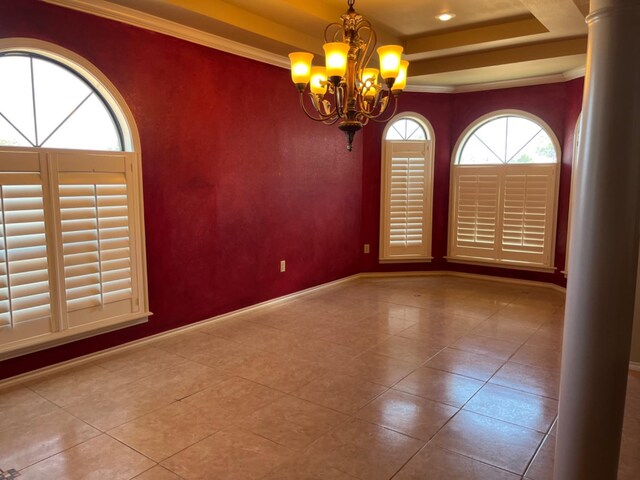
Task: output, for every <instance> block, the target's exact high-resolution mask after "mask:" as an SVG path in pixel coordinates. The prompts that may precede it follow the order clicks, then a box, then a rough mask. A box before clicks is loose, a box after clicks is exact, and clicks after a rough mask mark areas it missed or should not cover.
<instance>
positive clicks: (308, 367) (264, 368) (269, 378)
mask: <svg viewBox="0 0 640 480" xmlns="http://www.w3.org/2000/svg"><path fill="white" fill-rule="evenodd" d="M326 372H327V370H326V369H325V368H323V367H321V366H320V365H318V364H317V363H312V362H306V361H303V360H299V359H295V358H294V357H290V356H289V355H285V354H283V353H274V352H264V351H261V352H257V353H255V354H254V355H253V356H252V357H251V358H250V359H248V361H247V362H246V363H244V364H243V365H242V366H241V367H239V368H238V369H237V370H236V375H237V376H239V377H242V378H246V379H247V380H251V381H253V382H256V383H260V384H262V385H266V386H268V387H270V388H274V389H276V390H280V391H282V392H287V393H290V392H292V391H294V390H297V389H298V388H300V387H302V386H304V385H306V384H307V383H309V382H310V381H312V380H314V379H316V378H318V377H320V376H322V375H323V374H324V373H326Z"/></svg>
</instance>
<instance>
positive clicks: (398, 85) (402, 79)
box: [391, 60, 409, 92]
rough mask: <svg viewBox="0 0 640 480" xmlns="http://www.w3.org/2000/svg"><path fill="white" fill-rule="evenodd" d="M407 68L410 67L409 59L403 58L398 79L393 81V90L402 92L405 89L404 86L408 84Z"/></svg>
mask: <svg viewBox="0 0 640 480" xmlns="http://www.w3.org/2000/svg"><path fill="white" fill-rule="evenodd" d="M407 68H409V62H408V61H407V60H402V61H401V62H400V71H399V72H398V76H397V77H396V81H395V82H393V86H392V87H391V90H392V91H394V92H401V91H402V90H404V87H406V86H407Z"/></svg>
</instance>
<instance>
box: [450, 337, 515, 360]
mask: <svg viewBox="0 0 640 480" xmlns="http://www.w3.org/2000/svg"><path fill="white" fill-rule="evenodd" d="M520 345H521V344H520V343H516V342H510V341H507V340H500V339H497V338H492V337H483V336H481V335H467V336H465V337H462V338H460V339H459V340H458V341H456V342H455V343H453V344H452V345H451V347H452V348H455V349H458V350H464V351H466V352H471V353H477V354H479V355H487V356H489V357H494V358H500V359H502V360H508V359H509V357H511V355H513V354H514V353H515V352H516V350H518V348H520Z"/></svg>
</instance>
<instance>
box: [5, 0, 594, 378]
mask: <svg viewBox="0 0 640 480" xmlns="http://www.w3.org/2000/svg"><path fill="white" fill-rule="evenodd" d="M4 37H30V38H37V39H40V40H46V41H49V42H52V43H55V44H57V45H60V46H62V47H65V48H67V49H69V50H72V51H74V52H76V53H77V54H79V55H81V56H83V57H84V58H86V59H87V60H89V61H90V62H92V63H93V64H94V65H95V66H97V67H98V68H99V69H100V70H101V71H102V72H103V73H104V74H105V75H106V76H107V77H108V78H109V79H110V80H111V81H112V83H113V84H114V85H115V86H116V88H117V89H118V90H119V91H120V93H121V94H122V95H123V97H124V98H125V101H126V102H127V104H128V106H129V107H130V108H131V110H132V112H133V115H134V117H135V118H136V121H137V126H138V129H139V133H140V137H141V142H142V170H143V183H144V202H145V214H144V217H145V228H146V250H147V267H148V284H149V300H150V308H151V311H152V312H153V313H154V315H153V316H152V317H151V318H150V320H149V322H148V323H146V324H143V325H139V326H136V327H130V328H126V329H123V330H120V331H117V332H112V333H109V334H104V335H100V336H97V337H93V338H90V339H87V340H82V341H78V342H74V343H72V344H68V345H63V346H60V347H56V348H52V349H49V350H46V351H42V352H37V353H34V354H30V355H25V356H22V357H18V358H14V359H10V360H7V361H4V362H0V379H2V378H7V377H11V376H14V375H17V374H20V373H23V372H27V371H30V370H34V369H37V368H40V367H44V366H47V365H51V364H54V363H58V362H61V361H65V360H69V359H72V358H75V357H78V356H81V355H85V354H89V353H92V352H95V351H98V350H101V349H105V348H109V347H112V346H116V345H119V344H122V343H126V342H129V341H132V340H136V339H140V338H143V337H145V336H149V335H153V334H155V333H159V332H162V331H165V330H169V329H172V328H176V327H178V326H181V325H186V324H189V323H193V322H195V321H199V320H203V319H206V318H209V317H212V316H215V315H218V314H221V313H225V312H229V311H232V310H235V309H238V308H242V307H245V306H248V305H251V304H255V303H258V302H261V301H264V300H268V299H271V298H275V297H278V296H281V295H285V294H287V293H291V292H295V291H298V290H301V289H304V288H307V287H310V286H314V285H318V284H321V283H324V282H328V281H331V280H334V279H337V278H341V277H345V276H348V275H351V274H354V273H357V272H360V271H406V270H443V269H449V270H460V271H465V272H471V273H482V274H489V275H499V276H508V277H516V278H524V279H532V280H542V281H552V282H555V283H558V284H563V283H564V277H563V276H562V275H561V274H560V273H559V272H560V270H562V269H563V268H564V256H565V250H566V245H565V237H566V228H567V225H566V222H567V216H568V200H569V185H570V170H571V156H572V146H573V143H572V142H573V128H574V126H575V121H576V119H577V116H578V114H579V111H580V104H581V98H582V80H575V81H572V82H567V83H557V84H551V85H541V86H535V87H526V88H514V89H505V90H494V91H486V92H475V93H465V94H430V93H405V94H403V95H402V96H401V97H400V109H401V111H414V112H417V113H420V114H421V115H423V116H424V117H426V118H427V119H428V120H429V122H430V123H431V125H432V126H433V128H434V131H435V148H436V151H435V170H434V175H435V179H434V182H435V183H434V212H433V235H434V237H433V255H434V257H435V259H434V261H433V262H432V263H430V264H396V265H380V264H379V263H378V239H379V233H378V232H379V206H380V157H381V151H380V148H381V139H382V131H383V129H384V125H383V124H375V123H374V124H370V125H368V126H367V127H366V128H365V129H364V130H363V132H362V133H359V134H358V136H357V137H356V141H355V145H354V151H353V152H352V153H351V154H349V153H347V152H346V149H345V139H344V136H343V135H342V134H341V133H340V132H339V131H337V129H336V128H335V127H333V128H330V127H326V126H324V125H318V124H315V123H314V122H312V121H311V120H308V119H306V118H305V117H304V115H303V113H302V112H301V111H300V108H299V106H298V98H297V94H296V92H295V89H294V87H293V85H292V84H291V82H290V77H289V72H288V71H287V70H284V69H281V68H277V67H273V66H269V65H266V64H262V63H259V62H255V61H251V60H248V59H244V58H241V57H237V56H234V55H231V54H227V53H224V52H219V51H216V50H212V49H209V48H206V47H201V46H198V45H194V44H191V43H188V42H185V41H182V40H178V39H175V38H172V37H168V36H165V35H161V34H157V33H154V32H149V31H146V30H143V29H139V28H135V27H132V26H128V25H124V24H121V23H118V22H114V21H109V20H105V19H101V18H98V17H94V16H91V15H86V14H83V13H79V12H75V11H73V10H68V9H64V8H60V7H56V6H52V5H49V4H46V3H43V2H39V1H36V0H20V1H19V2H12V1H0V38H4ZM504 108H515V109H522V110H526V111H529V112H531V113H534V114H536V115H538V116H540V117H541V118H542V119H544V120H545V121H546V122H547V123H549V125H550V126H551V128H552V129H553V130H554V132H555V133H556V135H557V136H558V138H559V140H560V142H561V143H562V144H563V160H562V169H561V184H560V201H559V209H558V222H559V223H558V239H557V248H556V265H557V266H558V267H559V268H558V273H557V274H553V275H551V274H540V273H534V272H524V271H517V270H508V269H498V268H485V267H474V266H469V265H456V264H449V263H447V262H446V261H445V260H444V259H443V257H444V256H445V255H446V251H447V226H448V203H449V171H450V163H451V152H452V148H453V146H454V144H455V142H456V140H457V138H458V136H459V135H460V134H461V132H462V131H463V130H464V129H465V128H466V126H467V125H468V124H469V123H471V122H472V121H474V120H475V119H476V118H478V117H479V116H481V115H484V114H485V113H488V112H491V111H494V110H498V109H504ZM364 243H369V244H371V246H372V249H371V253H370V254H368V255H365V254H363V253H362V245H363V244H364ZM282 259H285V260H286V261H287V272H286V273H284V274H281V273H279V262H280V260H282Z"/></svg>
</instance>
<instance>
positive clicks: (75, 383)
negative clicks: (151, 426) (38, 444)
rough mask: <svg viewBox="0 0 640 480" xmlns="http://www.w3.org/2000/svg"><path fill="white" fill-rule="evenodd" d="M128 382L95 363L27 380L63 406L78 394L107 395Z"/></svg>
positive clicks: (30, 386) (37, 390)
mask: <svg viewBox="0 0 640 480" xmlns="http://www.w3.org/2000/svg"><path fill="white" fill-rule="evenodd" d="M128 383H130V381H129V380H128V379H126V378H123V377H122V376H120V375H118V374H116V373H113V372H110V371H108V370H105V369H104V368H101V367H98V366H96V365H87V366H82V367H78V368H73V369H70V370H66V371H63V372H60V373H58V374H55V375H51V376H47V377H45V378H43V379H40V380H36V381H34V382H29V384H28V385H29V388H30V389H32V390H33V391H35V392H36V393H38V394H40V395H42V396H43V397H45V398H46V399H48V400H50V401H52V402H53V403H55V404H57V405H60V406H61V407H64V406H65V405H67V404H68V403H70V402H71V401H73V400H75V399H76V398H77V397H78V396H79V395H107V394H109V392H111V391H112V390H115V389H119V388H121V387H122V386H124V385H126V384H128Z"/></svg>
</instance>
